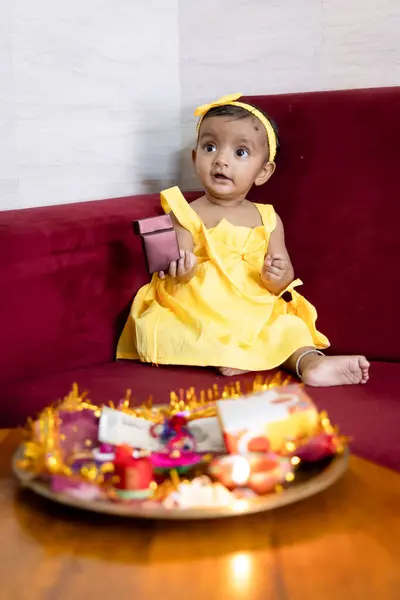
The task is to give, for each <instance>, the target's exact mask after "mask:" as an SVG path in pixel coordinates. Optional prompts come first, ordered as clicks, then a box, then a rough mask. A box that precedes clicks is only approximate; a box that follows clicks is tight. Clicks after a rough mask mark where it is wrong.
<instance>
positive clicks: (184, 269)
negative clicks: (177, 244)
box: [158, 250, 197, 280]
mask: <svg viewBox="0 0 400 600" xmlns="http://www.w3.org/2000/svg"><path fill="white" fill-rule="evenodd" d="M180 255H181V257H180V259H179V260H174V261H172V263H170V265H169V269H168V271H167V272H165V271H160V272H159V274H158V276H159V277H160V279H165V277H166V276H167V275H168V276H169V277H174V278H175V277H176V278H177V279H182V280H185V279H186V278H189V279H190V276H191V274H192V273H193V272H194V269H195V267H196V266H197V258H196V256H195V255H194V254H193V252H189V251H188V250H181V251H180Z"/></svg>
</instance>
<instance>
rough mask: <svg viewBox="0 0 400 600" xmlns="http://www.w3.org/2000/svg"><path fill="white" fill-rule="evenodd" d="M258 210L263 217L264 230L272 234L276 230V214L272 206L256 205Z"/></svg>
mask: <svg viewBox="0 0 400 600" xmlns="http://www.w3.org/2000/svg"><path fill="white" fill-rule="evenodd" d="M256 207H257V210H258V212H259V213H260V215H261V219H262V222H263V225H264V229H265V231H266V232H267V233H268V234H271V233H272V232H273V231H274V229H275V228H276V212H275V209H274V207H273V206H272V204H256Z"/></svg>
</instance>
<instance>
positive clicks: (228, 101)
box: [194, 94, 277, 162]
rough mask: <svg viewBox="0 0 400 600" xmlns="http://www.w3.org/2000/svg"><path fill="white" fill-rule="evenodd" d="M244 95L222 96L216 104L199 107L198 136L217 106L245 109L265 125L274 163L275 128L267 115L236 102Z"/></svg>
mask: <svg viewBox="0 0 400 600" xmlns="http://www.w3.org/2000/svg"><path fill="white" fill-rule="evenodd" d="M242 96H243V94H230V95H229V96H222V98H220V99H219V100H216V101H215V102H211V103H210V104H202V105H201V106H198V107H197V108H196V110H195V111H194V115H195V117H200V119H199V122H198V123H197V135H198V134H199V131H200V125H201V124H202V121H203V119H204V117H205V115H206V114H207V113H208V111H209V110H210V109H211V108H214V107H215V106H227V105H228V106H239V107H240V108H244V110H247V111H248V112H249V113H250V114H252V115H253V116H254V117H257V119H258V120H259V121H261V123H262V124H263V125H264V127H265V131H266V132H267V139H268V147H269V162H274V160H275V156H276V150H277V139H276V134H275V131H274V128H273V127H272V125H271V123H270V121H269V120H268V119H267V117H266V116H265V115H263V114H262V112H260V111H259V110H257V109H256V108H254V106H251V105H250V104H245V103H244V102H236V100H238V98H241V97H242Z"/></svg>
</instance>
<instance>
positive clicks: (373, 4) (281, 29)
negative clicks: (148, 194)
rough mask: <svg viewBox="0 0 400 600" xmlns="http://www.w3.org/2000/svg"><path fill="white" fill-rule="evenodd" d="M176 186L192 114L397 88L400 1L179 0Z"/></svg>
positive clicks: (192, 183)
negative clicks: (246, 98) (233, 96)
mask: <svg viewBox="0 0 400 600" xmlns="http://www.w3.org/2000/svg"><path fill="white" fill-rule="evenodd" d="M179 32H180V85H181V99H182V147H183V148H184V150H183V151H182V158H181V164H182V167H181V173H182V175H181V185H182V187H184V188H186V189H189V188H194V189H197V188H198V183H197V181H196V180H195V178H194V177H193V175H192V169H191V165H190V163H191V159H190V152H189V148H191V146H192V143H193V140H194V127H193V117H192V114H193V107H195V106H197V105H198V104H202V103H204V102H207V101H210V100H212V99H213V98H218V97H219V96H222V95H224V94H229V93H234V92H244V93H246V94H277V93H285V92H303V91H312V90H327V89H347V88H362V87H379V86H391V85H400V2H399V0H229V2H228V0H226V1H223V2H216V1H215V0H202V1H201V2H196V1H195V0H180V3H179Z"/></svg>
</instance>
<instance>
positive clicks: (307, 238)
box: [248, 87, 400, 361]
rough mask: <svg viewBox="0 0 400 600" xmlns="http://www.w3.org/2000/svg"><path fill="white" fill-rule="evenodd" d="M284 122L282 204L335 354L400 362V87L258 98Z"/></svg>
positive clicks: (275, 184)
mask: <svg viewBox="0 0 400 600" xmlns="http://www.w3.org/2000/svg"><path fill="white" fill-rule="evenodd" d="M248 101H250V102H253V103H254V104H256V105H257V106H259V107H260V108H262V109H263V110H265V111H266V112H267V113H269V114H270V115H271V116H272V117H273V118H274V120H275V121H276V122H277V124H278V128H279V131H280V138H281V150H280V153H279V156H278V158H277V161H276V163H277V170H276V173H275V174H274V175H273V177H272V179H271V180H270V181H269V182H268V183H267V184H266V185H265V186H264V187H262V188H257V189H254V190H252V194H251V197H252V199H253V200H255V201H259V202H270V203H272V204H274V205H275V207H276V210H277V212H278V213H279V214H280V216H281V217H282V220H283V222H284V225H285V229H286V239H287V245H288V248H289V251H290V253H291V255H292V258H293V261H294V265H295V269H296V273H297V275H298V276H299V277H300V278H301V279H303V281H304V282H305V285H304V287H303V288H299V291H303V293H304V294H305V295H306V296H307V297H308V298H309V299H310V300H311V301H312V302H313V303H314V304H315V305H316V307H317V308H318V312H319V315H320V319H319V326H320V329H321V330H322V331H324V333H326V335H328V337H329V338H330V341H331V343H332V350H333V351H335V352H336V353H366V354H367V355H368V356H370V357H371V358H377V359H388V360H393V361H399V360H400V348H399V342H398V340H399V339H400V316H399V315H398V312H397V300H398V298H399V297H400V272H399V264H398V261H399V259H400V225H399V220H400V202H399V200H400V185H399V178H400V118H399V114H400V87H397V88H382V89H370V90H354V91H336V92H319V93H307V94H290V95H283V96H269V97H265V96H264V97H251V98H248Z"/></svg>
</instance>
